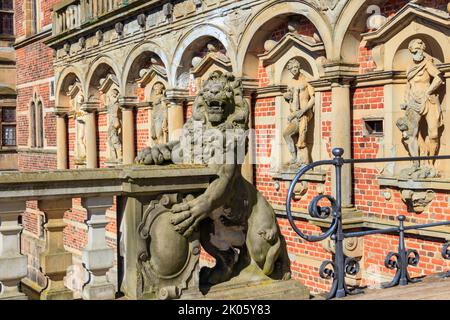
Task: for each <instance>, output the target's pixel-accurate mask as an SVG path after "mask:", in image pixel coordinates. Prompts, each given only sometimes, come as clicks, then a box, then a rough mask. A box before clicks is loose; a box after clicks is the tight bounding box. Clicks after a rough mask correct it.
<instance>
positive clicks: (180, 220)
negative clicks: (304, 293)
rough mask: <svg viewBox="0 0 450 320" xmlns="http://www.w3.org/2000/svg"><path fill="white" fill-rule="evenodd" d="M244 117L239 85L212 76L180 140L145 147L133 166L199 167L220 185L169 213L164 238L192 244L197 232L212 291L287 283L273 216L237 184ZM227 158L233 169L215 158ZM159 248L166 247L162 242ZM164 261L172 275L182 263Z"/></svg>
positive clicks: (250, 189) (204, 279)
mask: <svg viewBox="0 0 450 320" xmlns="http://www.w3.org/2000/svg"><path fill="white" fill-rule="evenodd" d="M248 116H249V105H248V104H247V102H246V100H245V99H243V89H242V83H241V81H240V80H236V79H235V78H234V76H233V75H231V74H222V73H220V72H213V73H212V74H210V75H209V77H208V79H207V80H206V81H205V82H204V83H203V86H202V88H201V90H200V92H199V94H198V96H197V98H196V100H195V102H194V105H193V108H192V117H191V118H190V119H189V120H188V121H187V123H186V124H185V126H184V132H185V133H184V134H183V135H182V137H183V138H182V140H180V141H174V142H170V143H168V144H163V145H157V146H154V147H150V148H146V149H144V150H143V151H142V152H141V153H140V154H139V156H138V157H137V159H136V160H137V162H138V163H141V164H145V165H152V164H157V165H162V164H164V163H171V162H175V163H185V164H188V163H190V164H192V163H199V162H197V161H201V162H200V163H203V164H207V165H209V166H210V167H211V168H213V169H215V171H216V172H217V178H216V179H215V180H214V181H212V183H211V184H210V186H209V187H208V188H207V189H206V191H205V192H204V193H203V194H201V195H199V196H198V197H196V198H193V199H190V200H189V199H188V200H187V201H185V202H183V203H181V204H175V205H173V206H172V208H171V216H169V217H170V218H167V219H170V224H169V223H168V224H167V225H168V226H167V227H166V228H165V229H164V231H161V232H162V233H165V232H167V233H172V232H173V230H175V231H176V232H178V233H179V234H180V235H182V236H183V237H184V238H186V239H193V237H194V238H195V232H196V230H198V231H199V234H200V242H201V244H202V247H203V248H204V249H205V250H206V251H207V252H208V253H209V254H210V255H212V256H213V257H214V258H215V259H216V265H215V266H214V267H213V268H206V267H205V268H203V269H202V270H201V271H200V283H201V284H202V285H203V286H209V287H210V286H212V285H215V284H218V283H222V282H227V281H229V280H230V279H233V278H234V277H237V278H238V279H240V281H258V280H263V279H266V280H269V279H270V278H269V277H271V278H272V279H288V278H289V277H290V271H289V259H288V256H287V251H286V247H285V242H284V239H283V237H282V236H281V233H280V229H279V227H278V224H277V221H276V217H275V213H274V210H273V208H272V207H271V206H270V204H269V203H268V202H267V200H266V199H265V198H264V197H263V196H262V195H261V194H260V193H259V192H258V191H257V190H256V189H255V187H254V186H253V185H252V184H250V183H248V182H247V181H246V180H245V179H244V178H243V177H242V175H241V165H240V163H241V162H239V160H237V159H236V158H238V157H237V155H238V154H239V153H238V150H240V148H242V147H244V149H246V144H247V139H246V137H245V130H246V129H248ZM230 129H234V130H231V131H230ZM227 130H228V131H227ZM225 132H226V133H227V138H226V139H222V140H223V141H220V139H217V138H215V137H216V136H215V135H216V134H217V133H219V134H221V135H222V134H224V133H225ZM198 134H200V135H202V137H203V138H202V139H201V141H199V140H198V139H197V137H198ZM230 140H231V141H230ZM196 144H200V146H198V145H197V146H196ZM218 146H222V147H223V149H221V150H222V151H221V152H217V150H219V149H217V147H218ZM198 147H200V148H201V154H200V155H199V157H198V155H197V154H195V155H194V157H192V150H194V153H195V149H196V148H198ZM230 154H231V155H232V157H231V159H233V160H232V161H231V163H230V162H228V163H225V164H224V163H223V161H222V162H220V160H219V159H220V158H221V159H222V160H223V159H224V156H226V155H230ZM217 156H219V157H217ZM242 160H243V159H242ZM169 229H170V230H169ZM159 241H167V240H164V238H163V237H160V240H159ZM179 241H180V243H181V242H183V241H184V240H182V238H180V240H179ZM184 243H185V244H184V245H183V246H179V247H178V246H174V247H173V251H172V255H174V256H179V255H180V256H183V259H182V260H185V258H184V257H185V255H186V254H188V253H186V251H187V250H188V249H187V245H186V242H184ZM177 250H178V251H177ZM175 251H176V252H175ZM172 255H171V256H172ZM164 259H165V260H164V261H161V263H164V264H165V265H167V268H169V269H170V270H175V269H177V268H175V267H174V266H173V263H177V264H178V265H181V262H180V261H178V260H179V259H178V260H177V261H175V260H174V259H172V258H171V257H166V258H164Z"/></svg>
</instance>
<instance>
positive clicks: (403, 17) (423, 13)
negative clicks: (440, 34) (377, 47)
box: [363, 2, 450, 45]
mask: <svg viewBox="0 0 450 320" xmlns="http://www.w3.org/2000/svg"><path fill="white" fill-rule="evenodd" d="M415 19H421V20H425V21H428V22H431V23H433V24H436V25H439V26H443V27H446V28H448V27H449V26H450V15H449V14H448V13H447V12H444V11H441V10H437V9H434V8H427V7H422V6H420V5H418V4H415V3H411V2H409V3H408V4H406V5H405V6H404V7H403V8H402V9H400V10H399V11H398V12H397V13H396V14H395V15H394V16H393V17H392V18H391V19H390V20H389V21H388V22H386V23H385V24H384V25H383V26H382V27H381V28H379V29H378V30H376V31H373V32H368V33H365V34H363V40H364V41H367V43H368V44H371V45H373V44H382V43H385V42H386V41H387V40H388V39H390V38H391V37H392V36H394V35H396V34H397V33H398V32H399V31H400V30H401V29H403V28H404V27H405V26H406V25H407V24H409V23H410V22H411V21H413V20H415Z"/></svg>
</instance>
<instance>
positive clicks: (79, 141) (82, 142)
mask: <svg viewBox="0 0 450 320" xmlns="http://www.w3.org/2000/svg"><path fill="white" fill-rule="evenodd" d="M83 102H84V95H83V94H82V93H78V95H77V96H76V97H75V101H74V104H75V106H74V110H75V121H76V146H77V148H76V158H77V159H76V160H77V161H78V162H80V163H82V162H83V163H84V161H85V160H86V133H85V132H86V121H85V116H86V112H84V111H83V110H82V109H81V106H82V104H83Z"/></svg>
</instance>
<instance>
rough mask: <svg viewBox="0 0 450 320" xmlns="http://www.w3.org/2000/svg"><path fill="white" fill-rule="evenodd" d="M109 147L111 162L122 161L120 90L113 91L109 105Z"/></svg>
mask: <svg viewBox="0 0 450 320" xmlns="http://www.w3.org/2000/svg"><path fill="white" fill-rule="evenodd" d="M107 107H108V145H109V147H110V157H111V159H110V160H113V161H117V162H120V161H121V160H122V120H121V118H120V105H119V90H117V89H115V88H114V89H112V90H111V93H110V96H109V103H108V106H107Z"/></svg>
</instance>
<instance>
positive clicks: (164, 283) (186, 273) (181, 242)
mask: <svg viewBox="0 0 450 320" xmlns="http://www.w3.org/2000/svg"><path fill="white" fill-rule="evenodd" d="M192 199H194V196H192V195H188V196H186V198H185V199H182V195H181V194H165V195H162V196H160V197H159V199H158V200H154V201H152V202H151V203H150V205H149V206H148V208H147V210H146V211H145V212H144V216H143V219H142V222H141V224H140V225H139V227H138V234H139V237H140V240H141V241H140V242H138V243H140V244H141V245H140V247H138V257H139V261H138V265H139V271H140V277H141V281H142V284H143V292H142V296H143V298H150V299H151V298H157V299H161V300H166V299H176V298H179V297H180V296H181V294H182V292H183V291H184V290H186V289H188V288H189V287H193V286H195V285H196V284H197V283H196V279H195V277H193V273H194V272H195V271H196V268H197V266H198V262H199V257H200V240H199V233H198V232H194V233H193V234H192V235H191V236H190V237H184V236H183V235H181V234H180V233H178V232H177V231H176V230H175V229H174V228H173V225H172V223H171V220H172V219H173V213H172V208H173V206H174V205H176V204H178V205H180V204H186V203H187V202H188V201H191V200H192Z"/></svg>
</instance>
